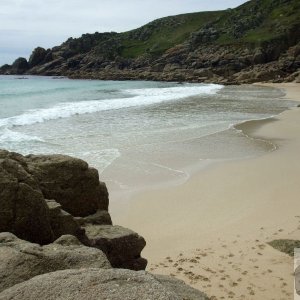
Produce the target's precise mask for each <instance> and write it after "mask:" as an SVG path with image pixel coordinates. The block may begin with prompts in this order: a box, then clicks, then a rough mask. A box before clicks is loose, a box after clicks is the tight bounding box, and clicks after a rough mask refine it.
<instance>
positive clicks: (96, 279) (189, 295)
mask: <svg viewBox="0 0 300 300" xmlns="http://www.w3.org/2000/svg"><path fill="white" fill-rule="evenodd" d="M8 299H10V300H36V299H43V300H50V299H51V300H52V299H56V300H68V299H70V300H71V299H72V300H82V299H89V300H99V299H109V300H208V298H207V297H206V295H204V294H203V293H201V292H200V291H198V290H195V289H193V288H191V287H188V286H186V285H185V284H184V283H183V282H182V281H179V280H172V281H171V282H170V281H168V280H167V279H165V278H162V277H158V278H156V277H155V276H154V275H151V274H149V273H147V272H144V271H139V272H134V271H130V270H119V269H108V270H103V269H94V268H88V269H81V270H64V271H57V272H53V273H49V274H44V275H40V276H36V277H34V278H32V279H30V280H28V281H25V282H23V283H20V284H17V285H15V286H13V287H12V288H9V289H6V290H4V291H3V292H2V293H0V300H8Z"/></svg>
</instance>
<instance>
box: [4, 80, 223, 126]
mask: <svg viewBox="0 0 300 300" xmlns="http://www.w3.org/2000/svg"><path fill="white" fill-rule="evenodd" d="M222 87H223V86H221V85H215V84H210V85H189V84H185V85H182V86H180V87H170V88H147V89H131V90H125V92H127V93H128V94H129V95H131V96H132V97H130V98H120V99H107V100H92V101H79V102H64V103H60V104H57V105H55V106H53V107H50V108H43V109H31V110H28V111H27V112H25V113H23V114H21V115H18V116H14V117H10V118H5V119H0V127H1V126H23V125H31V124H35V123H42V122H45V121H48V120H55V119H60V118H69V117H71V116H74V115H77V114H87V113H95V112H99V111H105V110H114V109H121V108H129V107H134V106H142V105H151V104H155V103H160V102H164V101H171V100H178V99H182V98H187V97H191V96H197V95H205V94H207V95H211V94H215V93H216V92H217V91H218V90H220V89H221V88H222Z"/></svg>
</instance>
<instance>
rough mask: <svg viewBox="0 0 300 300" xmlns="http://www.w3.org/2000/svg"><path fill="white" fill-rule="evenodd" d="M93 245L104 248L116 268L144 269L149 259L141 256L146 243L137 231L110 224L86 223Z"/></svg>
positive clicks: (87, 233) (87, 232)
mask: <svg viewBox="0 0 300 300" xmlns="http://www.w3.org/2000/svg"><path fill="white" fill-rule="evenodd" d="M85 230H86V235H87V236H88V238H89V240H90V242H91V246H93V247H97V248H98V249H100V250H102V251H103V252H104V253H105V254H106V256H107V258H108V260H109V261H110V263H111V265H112V266H113V267H114V268H122V269H131V270H137V271H138V270H144V269H145V268H146V266H147V260H146V259H144V258H142V257H141V252H142V250H143V249H144V247H145V245H146V241H145V240H144V238H143V237H141V236H139V235H138V234H137V233H136V232H134V231H132V230H130V229H127V228H124V227H121V226H110V225H85Z"/></svg>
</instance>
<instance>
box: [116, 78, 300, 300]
mask: <svg viewBox="0 0 300 300" xmlns="http://www.w3.org/2000/svg"><path fill="white" fill-rule="evenodd" d="M272 86H274V87H278V88H281V89H284V91H285V93H286V96H285V98H286V99H291V100H296V101H300V84H296V83H291V84H272ZM299 120H300V108H297V107H295V108H293V109H291V110H287V111H285V112H283V113H281V114H280V115H279V116H276V117H274V118H273V119H270V120H267V121H266V120H265V121H249V122H246V123H244V124H242V125H238V126H237V129H239V130H243V132H244V133H245V134H247V135H249V136H250V137H252V138H257V139H266V140H269V141H271V142H272V143H274V144H275V145H276V146H277V150H275V151H273V152H269V153H267V154H265V155H262V156H260V157H257V158H251V159H244V160H234V161H225V162H220V163H215V164H211V165H210V166H209V167H206V168H204V169H203V170H201V171H199V172H197V174H195V175H193V176H192V177H191V178H190V179H189V180H188V181H187V182H186V183H184V184H182V185H179V186H175V187H174V186H173V187H165V188H161V189H157V190H152V191H145V192H142V193H140V194H138V195H135V196H134V197H133V198H132V199H130V200H128V203H127V204H128V205H129V207H128V209H126V211H120V210H118V211H114V210H113V206H112V209H111V213H112V215H113V219H114V222H115V223H116V224H120V225H123V226H126V227H129V228H131V229H133V230H135V231H137V232H138V233H139V234H141V235H142V236H144V237H145V239H146V241H147V247H146V249H145V251H144V252H143V255H144V257H146V258H147V259H148V260H149V264H148V270H149V271H151V272H153V273H157V274H168V275H170V274H171V275H172V276H175V277H177V278H180V279H183V280H184V281H185V282H187V283H188V284H191V285H192V286H193V287H196V288H198V289H200V290H202V291H203V292H205V293H207V294H208V295H209V296H211V297H212V299H293V259H292V258H291V257H289V256H288V255H286V254H284V253H281V252H279V251H277V250H275V249H273V248H272V247H271V246H269V245H268V244H267V243H268V242H269V241H272V240H274V239H279V238H283V239H285V238H288V239H300V201H299V195H300V184H299V178H300V160H299V149H300V134H299V133H300V122H299ZM126 201H127V200H126Z"/></svg>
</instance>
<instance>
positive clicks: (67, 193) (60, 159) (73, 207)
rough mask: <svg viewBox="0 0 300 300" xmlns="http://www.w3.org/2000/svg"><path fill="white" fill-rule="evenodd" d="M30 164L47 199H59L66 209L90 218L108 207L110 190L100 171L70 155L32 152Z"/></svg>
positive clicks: (28, 157)
mask: <svg viewBox="0 0 300 300" xmlns="http://www.w3.org/2000/svg"><path fill="white" fill-rule="evenodd" d="M26 158H27V160H26V161H27V164H28V167H29V170H30V172H31V173H32V175H33V177H34V178H35V179H36V180H37V181H38V183H39V186H40V188H41V190H42V192H43V195H44V197H45V198H46V199H55V201H56V202H58V203H60V204H61V206H62V208H63V210H65V211H66V212H68V213H70V214H72V215H73V216H75V217H77V216H79V217H86V216H88V215H91V214H94V213H96V212H97V211H98V210H99V209H100V210H106V211H107V209H108V202H109V201H108V192H107V188H106V186H105V184H104V183H100V182H99V175H98V171H97V170H96V169H94V168H90V167H89V166H88V164H87V163H86V162H85V161H83V160H81V159H77V158H73V157H70V156H66V155H29V156H27V157H26Z"/></svg>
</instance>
